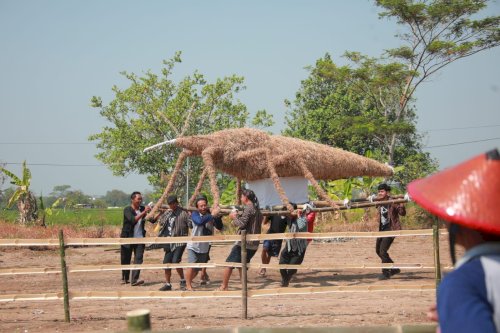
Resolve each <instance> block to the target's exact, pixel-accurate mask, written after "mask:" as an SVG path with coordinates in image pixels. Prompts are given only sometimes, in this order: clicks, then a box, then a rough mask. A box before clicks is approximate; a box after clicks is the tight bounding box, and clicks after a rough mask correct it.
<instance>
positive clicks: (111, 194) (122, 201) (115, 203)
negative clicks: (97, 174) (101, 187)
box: [102, 190, 130, 207]
mask: <svg viewBox="0 0 500 333" xmlns="http://www.w3.org/2000/svg"><path fill="white" fill-rule="evenodd" d="M102 200H104V201H105V202H106V203H107V204H108V205H110V206H112V207H124V206H127V205H128V204H129V203H130V194H127V193H125V192H123V191H120V190H111V191H107V192H106V194H105V195H104V196H103V197H102Z"/></svg>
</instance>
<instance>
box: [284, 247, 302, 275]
mask: <svg viewBox="0 0 500 333" xmlns="http://www.w3.org/2000/svg"><path fill="white" fill-rule="evenodd" d="M305 255H306V251H304V253H301V254H299V253H298V252H297V251H288V248H287V247H286V244H285V248H284V249H283V251H281V256H280V265H300V264H302V261H303V260H304V256H305ZM295 273H297V270H296V269H280V274H281V278H282V279H283V280H284V281H290V279H291V278H292V276H293V275H294V274H295Z"/></svg>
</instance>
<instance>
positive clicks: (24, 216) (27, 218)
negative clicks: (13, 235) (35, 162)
mask: <svg viewBox="0 0 500 333" xmlns="http://www.w3.org/2000/svg"><path fill="white" fill-rule="evenodd" d="M0 171H1V172H3V173H4V174H5V175H7V176H8V177H10V183H11V184H12V185H15V186H17V188H16V190H15V192H14V193H13V194H12V196H11V197H10V198H9V202H8V203H7V208H10V207H12V205H13V204H14V203H17V209H18V211H19V222H20V223H21V224H27V223H31V222H34V221H36V219H37V217H38V208H37V203H36V197H35V196H34V194H33V193H32V192H31V191H30V189H29V187H30V185H31V171H30V170H29V169H28V168H27V167H26V161H24V162H23V170H22V178H19V177H18V176H16V175H15V174H14V173H12V172H10V171H9V170H7V169H5V168H0Z"/></svg>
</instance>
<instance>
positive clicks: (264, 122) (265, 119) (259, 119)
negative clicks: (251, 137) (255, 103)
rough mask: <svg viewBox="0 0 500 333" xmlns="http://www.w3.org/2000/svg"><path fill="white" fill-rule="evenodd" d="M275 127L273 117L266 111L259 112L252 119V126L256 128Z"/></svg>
mask: <svg viewBox="0 0 500 333" xmlns="http://www.w3.org/2000/svg"><path fill="white" fill-rule="evenodd" d="M273 125H274V120H273V116H272V115H271V114H269V113H267V111H266V110H259V111H257V113H256V114H255V116H254V118H253V119H252V126H254V127H256V128H266V127H271V126H273Z"/></svg>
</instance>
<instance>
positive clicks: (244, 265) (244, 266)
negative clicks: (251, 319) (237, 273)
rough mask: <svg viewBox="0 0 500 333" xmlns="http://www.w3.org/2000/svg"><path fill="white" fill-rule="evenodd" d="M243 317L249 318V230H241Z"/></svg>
mask: <svg viewBox="0 0 500 333" xmlns="http://www.w3.org/2000/svg"><path fill="white" fill-rule="evenodd" d="M241 301H242V313H241V318H242V319H247V318H248V289H247V231H246V230H242V231H241Z"/></svg>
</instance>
